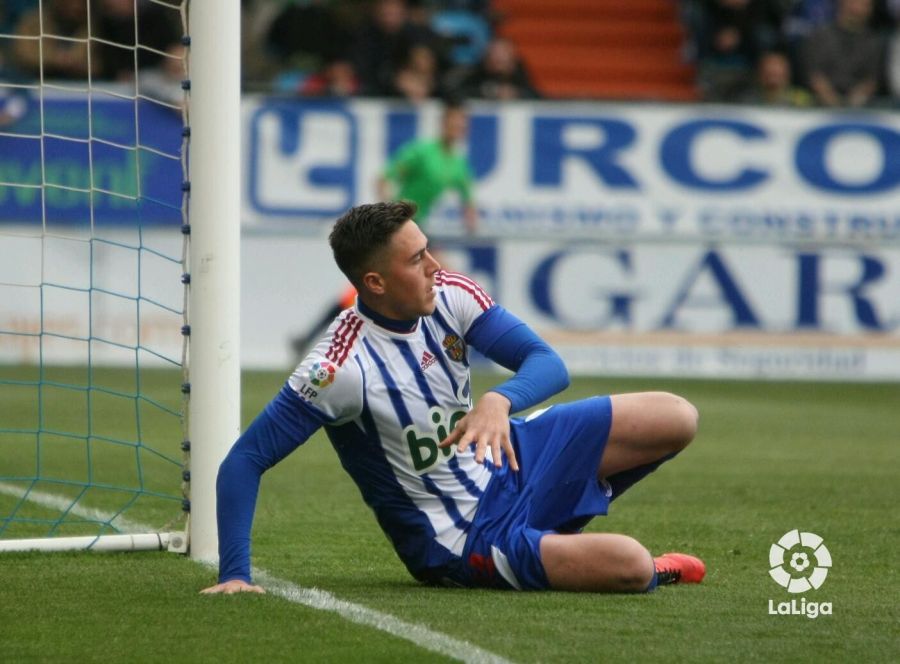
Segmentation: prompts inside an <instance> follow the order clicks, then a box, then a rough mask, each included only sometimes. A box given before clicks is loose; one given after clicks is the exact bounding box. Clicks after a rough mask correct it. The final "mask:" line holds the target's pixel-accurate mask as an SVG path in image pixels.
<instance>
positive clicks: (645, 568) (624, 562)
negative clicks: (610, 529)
mask: <svg viewBox="0 0 900 664" xmlns="http://www.w3.org/2000/svg"><path fill="white" fill-rule="evenodd" d="M540 546H541V562H542V563H543V566H544V573H545V574H546V576H547V581H548V582H549V583H550V587H551V588H552V589H553V590H575V591H586V592H613V593H622V592H626V593H627V592H635V593H637V592H643V591H645V590H647V588H648V587H649V586H650V582H651V581H652V579H653V573H654V569H653V558H652V557H651V555H650V553H649V552H648V551H647V549H645V548H644V547H643V546H642V545H641V544H640V542H638V541H637V540H635V539H634V538H632V537H628V536H627V535H618V534H614V533H582V534H578V535H555V534H549V535H544V536H543V537H542V538H541V545H540Z"/></svg>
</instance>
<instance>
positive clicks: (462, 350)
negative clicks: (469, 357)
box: [441, 334, 466, 362]
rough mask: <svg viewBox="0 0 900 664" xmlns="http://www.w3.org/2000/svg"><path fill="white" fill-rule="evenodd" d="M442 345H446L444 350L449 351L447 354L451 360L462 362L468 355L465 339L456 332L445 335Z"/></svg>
mask: <svg viewBox="0 0 900 664" xmlns="http://www.w3.org/2000/svg"><path fill="white" fill-rule="evenodd" d="M441 345H442V346H443V347H444V352H446V353H447V356H448V357H449V358H450V359H451V360H454V361H456V362H462V361H463V358H465V356H466V345H465V344H464V343H463V340H462V339H460V338H459V337H458V336H456V335H455V334H448V335H447V336H446V337H444V340H443V341H442V342H441Z"/></svg>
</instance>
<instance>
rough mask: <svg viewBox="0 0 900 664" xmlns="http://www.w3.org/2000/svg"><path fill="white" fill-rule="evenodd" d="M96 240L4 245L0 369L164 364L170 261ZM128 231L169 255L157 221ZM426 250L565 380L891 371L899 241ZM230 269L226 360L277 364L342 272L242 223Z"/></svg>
mask: <svg viewBox="0 0 900 664" xmlns="http://www.w3.org/2000/svg"><path fill="white" fill-rule="evenodd" d="M109 240H110V242H107V243H103V244H96V243H95V246H94V248H93V252H92V251H91V250H90V247H89V246H88V245H86V244H85V243H84V242H81V241H78V242H75V241H64V240H61V239H59V238H57V239H51V240H49V244H45V245H44V246H43V248H42V246H41V242H40V241H39V240H38V239H34V238H21V239H20V240H19V241H18V243H17V244H16V246H15V247H10V248H11V249H14V251H10V252H9V254H8V255H7V258H6V260H5V262H4V265H3V268H4V270H3V271H4V274H5V275H6V276H5V277H4V278H5V279H6V282H5V285H4V286H3V289H2V295H3V307H2V309H0V329H2V330H5V331H7V333H5V334H3V335H2V336H0V362H14V363H36V362H38V361H39V359H40V358H41V356H42V355H41V354H43V361H44V362H47V363H66V364H86V363H87V360H88V354H89V353H90V358H91V360H92V361H94V362H97V363H102V364H126V365H133V364H135V363H140V364H142V365H148V364H151V365H152V364H163V365H170V366H171V365H172V364H174V363H175V362H177V361H178V360H179V359H180V357H181V334H180V330H181V325H182V320H181V316H180V313H179V312H180V309H181V305H182V291H181V289H182V286H181V282H180V266H179V265H178V264H177V263H173V262H172V261H170V260H165V259H162V258H160V256H159V255H158V254H157V253H154V252H147V251H135V250H132V249H126V248H125V246H124V245H127V238H114V237H110V238H109ZM142 240H143V243H144V246H145V247H154V248H156V249H155V250H156V251H160V252H162V253H164V254H165V255H171V256H176V255H177V254H178V249H179V245H178V242H179V238H177V237H173V235H172V233H171V231H162V230H160V231H148V232H145V233H144V234H143V236H142ZM92 254H93V261H94V262H93V268H91V265H90V261H91V257H92ZM42 255H43V272H44V274H43V277H42V275H41V269H40V265H41V256H42ZM441 255H442V260H444V261H445V262H446V264H448V265H449V266H450V267H452V268H453V269H457V270H460V271H463V272H466V273H468V274H471V275H472V276H473V277H474V278H475V279H477V280H478V281H479V282H481V283H482V284H483V285H484V286H485V288H486V289H487V290H488V291H489V292H490V293H491V294H492V296H493V297H494V299H495V300H496V301H497V302H498V303H500V304H502V305H504V306H505V307H507V308H508V309H510V310H511V311H512V312H513V313H515V314H516V315H518V316H519V317H521V318H522V319H523V320H525V321H526V322H527V323H528V324H529V325H531V326H532V327H533V328H534V329H535V330H537V331H538V332H539V333H540V334H541V335H543V336H544V337H545V338H546V339H547V340H548V341H549V342H550V343H551V344H552V345H553V346H554V347H555V348H556V349H557V350H558V351H559V352H560V353H561V354H562V356H563V357H564V359H565V360H566V363H567V365H568V366H569V368H570V370H571V371H572V372H573V373H576V374H610V375H671V376H717V377H723V376H724V377H736V378H737V377H748V378H750V377H764V378H798V379H807V380H897V379H898V378H900V247H896V246H885V247H879V248H874V247H873V248H868V249H860V248H856V247H851V246H843V247H841V246H833V245H832V246H825V245H822V246H812V245H789V244H784V245H780V244H779V245H775V244H752V245H747V244H724V243H722V244H711V243H697V242H695V243H686V242H683V243H674V244H672V243H664V242H653V241H644V242H620V243H615V244H613V243H608V242H601V241H587V240H582V241H580V242H569V241H565V240H557V241H551V240H535V239H515V240H501V241H494V240H485V241H481V242H477V243H461V242H446V243H444V245H443V246H442V252H441ZM241 261H242V267H243V274H242V280H241V281H242V287H241V301H242V306H241V311H242V314H241V319H242V324H241V343H242V347H241V354H242V358H243V361H244V364H245V366H246V367H248V368H280V369H283V370H285V371H287V370H288V369H289V368H290V367H291V366H292V363H293V362H294V361H295V359H296V358H295V356H294V352H293V350H292V349H291V340H292V338H294V337H295V336H298V335H303V334H304V333H306V332H307V331H308V329H309V326H310V325H311V324H312V322H313V321H314V320H316V319H318V318H319V317H320V316H321V315H322V313H323V312H324V311H325V310H326V309H327V308H328V307H330V306H331V305H332V304H333V303H334V301H335V298H336V297H337V296H338V295H339V294H340V293H341V291H342V290H343V289H344V287H345V285H346V282H345V280H344V278H343V276H342V275H341V274H340V272H339V271H338V270H337V268H336V267H335V266H334V263H333V260H332V257H331V252H330V250H329V248H328V245H327V241H326V239H325V238H324V237H318V238H310V237H301V236H298V235H296V234H282V233H275V232H268V233H256V232H249V231H248V232H247V233H245V235H244V238H243V242H242V257H241ZM42 280H43V284H44V285H43V287H42V286H41V283H42ZM14 284H18V285H14Z"/></svg>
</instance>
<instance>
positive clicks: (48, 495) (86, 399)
mask: <svg viewBox="0 0 900 664" xmlns="http://www.w3.org/2000/svg"><path fill="white" fill-rule="evenodd" d="M185 4H186V3H184V2H177V0H170V1H162V0H41V1H40V2H36V3H4V4H3V5H0V256H2V259H0V303H2V304H0V539H20V538H35V537H54V536H74V535H79V536H84V535H88V536H94V537H99V536H101V535H106V534H112V533H117V532H131V531H138V530H140V531H148V532H156V531H159V530H163V529H165V530H174V529H179V528H181V527H183V524H182V523H181V522H182V521H183V520H184V515H183V511H184V509H185V508H186V507H187V503H186V482H187V480H189V476H188V474H187V472H186V471H185V470H184V469H185V468H186V467H187V464H186V460H187V459H186V454H187V449H188V448H189V443H187V441H186V438H187V436H186V433H185V432H186V430H187V429H186V422H185V413H186V406H187V403H186V402H187V399H188V398H189V381H188V377H187V362H186V359H187V350H186V348H187V346H186V339H187V333H188V329H189V328H187V327H186V326H187V317H186V297H185V292H186V287H187V286H186V282H187V281H188V278H187V277H186V276H184V275H185V274H186V272H187V270H186V268H185V262H186V256H187V248H188V241H189V238H190V236H189V228H190V227H189V225H188V220H187V200H186V199H187V195H188V190H189V187H188V185H187V184H186V183H187V180H188V178H187V169H186V164H187V142H188V140H189V131H188V130H187V127H188V126H189V123H188V107H187V103H186V102H187V94H186V92H185V90H186V89H187V88H188V87H189V86H188V84H187V83H183V81H185V82H186V81H187V80H189V76H188V71H187V67H188V60H187V57H186V51H187V45H188V42H187V39H186V38H185V35H187V34H188V32H187V25H186V16H187V8H186V6H185Z"/></svg>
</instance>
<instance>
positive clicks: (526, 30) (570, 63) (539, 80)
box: [493, 0, 698, 101]
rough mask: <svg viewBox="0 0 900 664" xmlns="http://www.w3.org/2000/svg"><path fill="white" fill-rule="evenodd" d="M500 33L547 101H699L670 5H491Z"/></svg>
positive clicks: (650, 1) (635, 0) (539, 1)
mask: <svg viewBox="0 0 900 664" xmlns="http://www.w3.org/2000/svg"><path fill="white" fill-rule="evenodd" d="M493 7H494V10H495V11H496V12H497V13H498V14H499V15H501V16H502V18H503V20H502V21H501V24H500V26H499V27H498V33H499V34H500V35H502V36H504V37H506V38H508V39H510V40H511V41H513V42H514V43H515V44H516V47H517V49H518V51H519V53H520V54H521V56H522V59H523V60H524V61H525V63H526V64H527V66H528V69H529V71H530V72H531V74H532V77H533V78H534V81H535V84H536V86H537V88H538V89H539V90H540V91H541V93H542V94H543V95H545V96H547V97H556V98H591V99H601V98H602V99H623V100H624V99H654V100H664V101H692V100H696V99H697V98H698V94H697V88H696V74H695V71H694V68H693V66H692V65H691V64H690V63H688V62H685V58H684V56H683V52H684V45H685V40H686V35H685V31H684V28H683V26H682V23H681V21H680V17H679V8H678V3H675V2H672V0H629V2H619V1H618V0H593V1H592V2H583V1H582V0H557V1H556V2H552V3H550V2H544V0H495V2H494V3H493Z"/></svg>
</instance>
